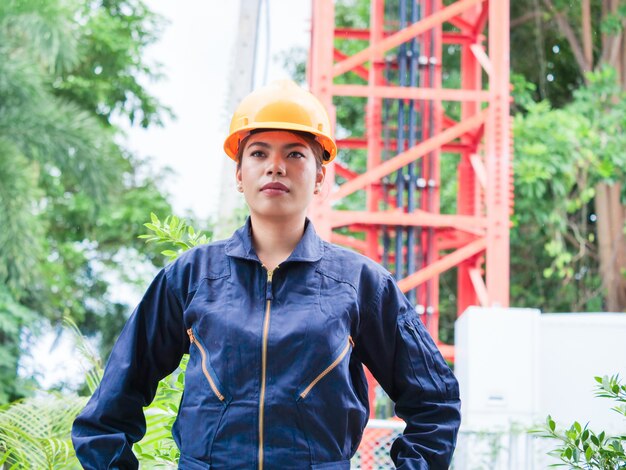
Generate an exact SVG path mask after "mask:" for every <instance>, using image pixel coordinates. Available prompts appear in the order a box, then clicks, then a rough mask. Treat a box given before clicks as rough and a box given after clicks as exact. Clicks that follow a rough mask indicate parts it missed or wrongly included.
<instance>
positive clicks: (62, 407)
mask: <svg viewBox="0 0 626 470" xmlns="http://www.w3.org/2000/svg"><path fill="white" fill-rule="evenodd" d="M85 402H86V399H85V398H83V397H68V396H64V397H53V396H51V397H45V398H35V399H26V400H22V401H19V402H15V403H12V404H11V405H10V406H7V407H4V408H3V409H0V461H2V460H3V459H4V460H6V462H7V463H8V464H9V465H17V467H18V468H20V466H23V467H24V468H55V469H57V468H79V467H78V461H77V460H76V458H75V456H74V450H73V447H72V443H71V441H70V429H71V426H72V422H73V421H74V419H75V418H76V415H78V413H79V411H80V410H81V409H82V408H83V407H84V406H85Z"/></svg>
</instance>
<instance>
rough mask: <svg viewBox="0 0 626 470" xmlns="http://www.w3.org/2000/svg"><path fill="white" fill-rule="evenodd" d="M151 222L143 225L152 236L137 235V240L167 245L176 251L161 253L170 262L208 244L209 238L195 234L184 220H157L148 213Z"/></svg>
mask: <svg viewBox="0 0 626 470" xmlns="http://www.w3.org/2000/svg"><path fill="white" fill-rule="evenodd" d="M150 218H151V222H148V223H145V224H144V225H145V227H146V228H147V229H149V230H150V231H152V232H153V233H152V234H145V235H139V237H138V238H145V239H146V243H148V242H155V243H157V244H162V243H169V244H171V245H173V246H174V247H175V248H177V249H176V250H172V249H168V250H163V251H161V254H162V255H163V256H167V257H168V258H169V260H170V261H172V260H174V259H176V258H178V256H179V255H180V254H181V253H183V252H184V251H187V250H188V249H190V248H193V247H194V246H197V245H204V244H206V243H208V242H209V237H208V236H207V235H204V234H202V233H201V232H196V230H195V229H194V228H193V227H192V226H191V225H189V224H188V223H187V222H186V221H185V220H181V219H179V218H178V217H176V216H175V215H174V216H168V217H166V218H165V220H164V221H161V220H159V218H158V217H157V215H156V214H155V213H154V212H152V213H150Z"/></svg>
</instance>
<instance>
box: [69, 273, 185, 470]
mask: <svg viewBox="0 0 626 470" xmlns="http://www.w3.org/2000/svg"><path fill="white" fill-rule="evenodd" d="M188 347H189V345H188V340H187V341H186V334H185V329H184V324H183V317H182V307H181V302H180V300H179V299H178V298H177V297H176V296H175V295H174V294H173V292H172V290H171V288H170V287H168V279H167V276H166V272H165V269H164V270H161V272H159V274H158V275H157V276H156V278H155V279H154V280H153V281H152V283H151V285H150V286H149V288H148V290H147V291H146V293H145V295H144V296H143V298H142V300H141V301H140V303H139V304H138V305H137V307H136V308H135V310H134V312H133V314H132V315H131V317H130V318H129V320H128V322H127V323H126V325H125V327H124V329H123V330H122V332H121V334H120V336H119V338H118V340H117V342H116V343H115V346H114V347H113V350H112V352H111V355H110V357H109V360H108V363H107V365H106V368H105V370H104V376H103V378H102V381H101V383H100V386H99V387H98V389H97V390H96V391H95V393H94V394H93V396H92V397H91V399H90V400H89V402H88V403H87V405H86V406H85V409H84V410H83V411H82V412H81V413H80V415H79V416H78V417H77V418H76V420H75V421H74V426H73V428H72V441H73V444H74V449H75V450H76V456H77V457H78V459H79V460H80V463H81V464H82V465H83V467H84V468H85V469H87V470H93V469H125V470H126V469H136V468H138V465H139V464H138V462H137V459H136V458H135V456H134V454H133V452H132V450H131V447H132V445H133V443H135V442H137V441H139V440H140V439H141V438H142V437H143V435H144V434H145V432H146V421H145V417H144V414H143V407H144V406H147V405H148V404H149V403H150V402H151V401H152V400H153V398H154V395H155V393H156V389H157V385H158V382H159V380H161V379H162V378H163V377H165V376H167V375H168V374H170V373H171V372H172V371H174V370H175V369H176V367H177V366H178V364H179V363H180V359H181V357H182V355H183V353H184V352H186V350H187V349H188Z"/></svg>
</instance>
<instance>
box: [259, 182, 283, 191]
mask: <svg viewBox="0 0 626 470" xmlns="http://www.w3.org/2000/svg"><path fill="white" fill-rule="evenodd" d="M261 191H267V192H271V193H275V192H285V193H288V192H289V188H287V186H285V185H284V184H282V183H278V182H276V181H274V182H272V183H267V184H266V185H264V186H263V187H262V188H261Z"/></svg>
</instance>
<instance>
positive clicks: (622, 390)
mask: <svg viewBox="0 0 626 470" xmlns="http://www.w3.org/2000/svg"><path fill="white" fill-rule="evenodd" d="M595 380H596V382H597V385H596V392H595V396H597V397H602V398H610V399H612V400H614V401H616V402H617V403H618V404H617V406H615V407H613V408H612V410H613V411H615V412H617V413H619V414H620V415H622V416H624V417H626V385H622V384H621V382H620V379H619V376H618V375H614V376H612V377H608V376H604V377H595ZM531 432H533V433H534V434H537V435H539V436H541V437H547V438H550V439H555V440H558V441H560V444H559V446H558V447H556V448H555V449H554V450H552V451H551V452H549V454H550V455H553V456H555V457H557V458H559V459H560V460H561V462H563V463H561V464H556V465H558V466H568V468H571V469H581V470H588V469H601V470H609V469H611V470H613V469H626V454H625V453H624V445H625V443H626V435H621V436H609V435H607V433H606V432H605V431H602V432H600V433H595V432H594V431H592V430H591V429H589V427H588V423H587V424H585V425H584V426H582V425H581V424H580V423H579V422H578V421H575V422H574V423H573V424H572V425H571V426H570V427H569V428H568V429H565V430H559V429H557V426H556V422H555V421H554V419H553V418H552V416H550V415H548V417H547V418H546V424H545V425H544V427H543V428H541V429H538V430H534V431H531Z"/></svg>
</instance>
